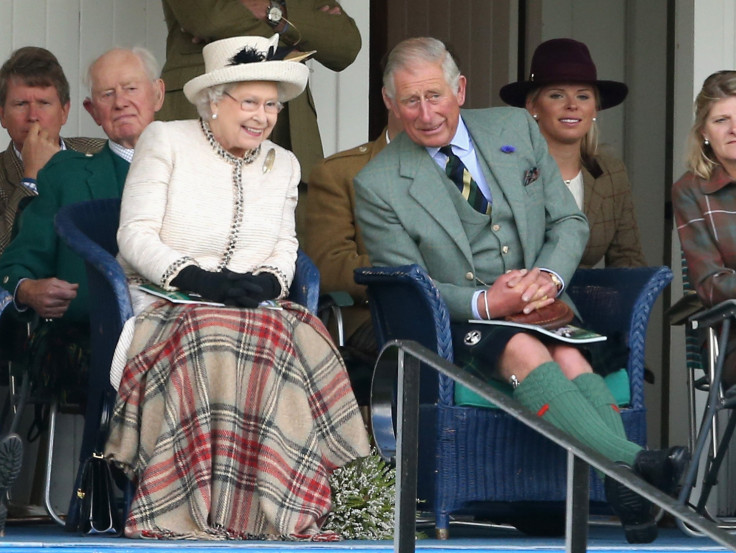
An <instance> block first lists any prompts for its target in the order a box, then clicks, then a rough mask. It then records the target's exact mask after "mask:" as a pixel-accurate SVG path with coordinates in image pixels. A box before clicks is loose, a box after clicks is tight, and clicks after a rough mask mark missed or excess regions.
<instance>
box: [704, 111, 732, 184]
mask: <svg viewBox="0 0 736 553" xmlns="http://www.w3.org/2000/svg"><path fill="white" fill-rule="evenodd" d="M702 134H703V138H705V139H708V141H709V142H710V147H711V148H712V150H713V153H714V154H715V156H716V158H717V159H718V162H719V163H720V164H721V165H723V166H724V167H725V168H726V170H727V171H728V172H729V174H736V96H729V97H727V98H722V99H720V100H718V101H717V102H715V103H714V104H713V106H712V107H711V108H710V111H709V112H708V116H707V117H706V118H705V125H704V126H703V131H702ZM732 171H733V173H732Z"/></svg>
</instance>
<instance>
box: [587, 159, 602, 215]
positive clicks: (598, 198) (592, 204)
mask: <svg viewBox="0 0 736 553" xmlns="http://www.w3.org/2000/svg"><path fill="white" fill-rule="evenodd" d="M595 180H596V179H595V177H594V176H593V175H591V174H590V171H588V170H587V169H586V168H585V167H583V213H585V216H586V217H587V218H588V225H589V226H590V228H593V227H594V226H595V225H596V223H597V222H598V218H597V217H598V215H599V214H600V213H601V204H602V203H603V196H602V195H601V193H600V191H599V190H597V189H596V187H595Z"/></svg>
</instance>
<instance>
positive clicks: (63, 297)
mask: <svg viewBox="0 0 736 553" xmlns="http://www.w3.org/2000/svg"><path fill="white" fill-rule="evenodd" d="M88 78H89V80H88V84H89V85H90V96H89V97H88V98H87V99H85V101H84V106H85V108H86V109H87V111H88V112H89V113H90V115H92V118H93V119H94V120H95V122H96V123H97V124H98V125H100V126H101V127H102V128H103V130H104V131H105V134H107V136H108V137H109V140H108V141H107V143H106V144H105V146H104V147H103V148H102V150H101V151H99V152H98V153H96V154H90V153H86V154H85V153H81V152H75V151H71V150H67V151H62V152H59V153H57V154H56V155H55V156H54V157H53V158H51V160H50V161H49V162H48V163H47V164H46V166H45V167H44V168H43V169H42V170H41V171H40V172H39V175H38V196H37V197H36V198H34V199H33V200H32V201H30V202H29V204H28V206H27V207H26V208H25V210H24V211H23V213H22V215H21V217H20V220H19V224H18V235H17V236H16V237H15V238H14V239H13V241H12V242H11V243H10V245H9V246H8V247H7V249H6V250H5V253H4V254H3V255H2V256H1V257H0V283H1V284H2V286H3V287H4V288H5V289H6V290H8V292H10V293H11V294H13V295H14V299H15V305H16V307H17V308H18V310H19V311H26V310H29V309H31V310H33V311H35V312H36V313H37V314H38V315H39V316H41V317H43V318H46V319H59V318H63V320H65V321H69V322H77V323H87V322H88V297H87V295H88V294H87V287H86V280H87V279H86V274H85V269H84V263H83V262H82V260H81V258H79V256H77V255H76V254H75V253H73V252H72V251H71V250H70V249H69V248H67V247H66V246H65V245H63V244H62V243H61V241H60V239H59V238H58V236H57V235H56V232H55V231H54V216H55V215H56V213H57V212H58V210H59V208H61V207H62V206H64V205H68V204H72V203H76V202H81V201H85V200H93V199H102V198H119V197H120V196H121V194H122V191H123V184H124V183H125V177H126V175H127V173H128V166H129V164H130V160H131V159H132V157H133V148H134V147H135V144H136V142H137V140H138V137H139V136H140V134H141V133H142V132H143V130H144V129H145V128H146V126H147V125H148V124H149V123H150V122H151V121H153V119H154V114H155V112H156V111H158V110H159V109H160V108H161V105H162V103H163V93H164V86H163V82H162V81H161V79H159V78H158V67H157V65H156V61H155V59H154V58H153V55H152V54H151V53H150V52H148V51H147V50H144V49H142V48H134V49H131V50H127V49H114V50H111V51H109V52H107V53H105V54H103V55H102V56H100V57H99V58H98V59H97V60H96V61H95V62H93V63H92V65H91V66H90V69H89V71H88Z"/></svg>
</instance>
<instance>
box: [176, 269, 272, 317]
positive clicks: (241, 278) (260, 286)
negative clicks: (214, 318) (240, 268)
mask: <svg viewBox="0 0 736 553" xmlns="http://www.w3.org/2000/svg"><path fill="white" fill-rule="evenodd" d="M171 284H172V286H176V287H177V288H179V289H180V290H186V291H189V292H194V293H195V294H199V295H200V296H202V298H204V299H206V300H210V301H216V302H220V303H224V304H225V305H232V306H237V307H257V306H258V304H259V303H260V302H262V301H264V300H270V299H273V298H276V297H278V296H279V294H280V293H281V285H280V284H279V281H278V279H277V278H276V277H275V276H274V275H272V274H270V273H261V274H258V275H254V274H253V273H235V272H233V271H230V270H229V269H224V270H223V271H222V272H214V271H205V270H204V269H201V268H199V267H197V266H195V265H189V266H187V267H184V268H183V269H182V270H181V271H180V272H179V274H178V275H176V276H175V277H174V278H173V279H172V281H171Z"/></svg>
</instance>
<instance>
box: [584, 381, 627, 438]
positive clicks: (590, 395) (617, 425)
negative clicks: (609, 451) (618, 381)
mask: <svg viewBox="0 0 736 553" xmlns="http://www.w3.org/2000/svg"><path fill="white" fill-rule="evenodd" d="M572 383H573V384H575V386H577V387H578V389H579V390H580V392H581V393H582V394H583V396H585V397H586V398H587V399H588V401H589V402H590V403H591V405H593V407H595V410H596V411H598V414H599V415H600V417H601V418H602V419H603V422H605V423H606V426H608V428H610V429H611V431H613V432H614V434H616V436H618V437H619V438H624V439H625V438H626V430H624V421H622V420H621V413H620V412H619V410H618V405H616V400H615V399H614V397H613V394H611V390H609V389H608V386H606V381H605V380H603V377H602V376H600V375H599V374H595V373H585V374H581V375H580V376H578V377H577V378H574V379H573V381H572Z"/></svg>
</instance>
